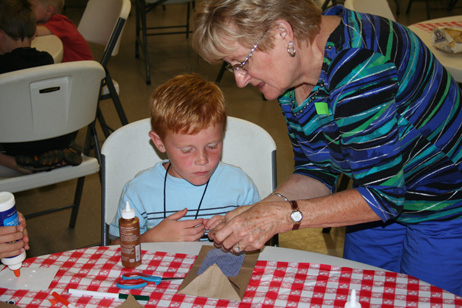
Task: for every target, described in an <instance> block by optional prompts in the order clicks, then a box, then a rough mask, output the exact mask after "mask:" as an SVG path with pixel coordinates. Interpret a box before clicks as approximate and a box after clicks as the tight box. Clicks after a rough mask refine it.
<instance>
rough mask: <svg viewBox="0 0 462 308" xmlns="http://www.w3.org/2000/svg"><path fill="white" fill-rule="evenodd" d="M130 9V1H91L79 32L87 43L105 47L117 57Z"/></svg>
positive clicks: (110, 53)
mask: <svg viewBox="0 0 462 308" xmlns="http://www.w3.org/2000/svg"><path fill="white" fill-rule="evenodd" d="M130 9H131V2H130V0H89V1H88V3H87V6H86V8H85V11H84V12H83V15H82V18H81V19H80V22H79V26H78V30H79V32H80V34H82V36H83V37H84V38H85V40H86V41H87V42H90V43H94V44H98V45H102V46H105V51H108V54H109V55H113V56H115V55H117V53H118V52H119V45H120V40H121V37H122V31H123V28H124V25H125V22H126V20H127V18H128V15H129V14H130ZM103 65H104V64H103Z"/></svg>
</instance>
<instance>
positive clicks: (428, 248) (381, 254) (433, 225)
mask: <svg viewBox="0 0 462 308" xmlns="http://www.w3.org/2000/svg"><path fill="white" fill-rule="evenodd" d="M343 257H344V258H345V259H349V260H353V261H358V262H362V263H366V264H370V265H373V266H377V267H380V268H384V269H387V270H390V271H393V272H398V273H404V274H407V275H411V276H414V277H416V278H418V279H420V280H423V281H426V282H428V283H430V284H432V285H435V286H437V287H440V288H441V289H444V290H446V291H449V292H451V293H454V294H457V295H459V296H462V219H454V220H450V221H440V222H438V221H429V222H423V223H419V224H415V225H406V226H404V225H401V224H399V223H383V222H375V223H368V224H361V225H356V226H350V227H347V232H346V236H345V248H344V254H343Z"/></svg>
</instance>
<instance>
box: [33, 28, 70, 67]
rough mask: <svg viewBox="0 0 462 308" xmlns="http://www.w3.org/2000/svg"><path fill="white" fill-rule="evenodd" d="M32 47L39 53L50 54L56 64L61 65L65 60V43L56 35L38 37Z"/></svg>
mask: <svg viewBox="0 0 462 308" xmlns="http://www.w3.org/2000/svg"><path fill="white" fill-rule="evenodd" d="M31 47H32V48H35V49H37V50H39V51H46V52H48V53H49V54H50V55H51V56H52V57H53V60H54V61H55V63H60V62H61V61H62V59H63V43H62V42H61V40H60V39H59V38H58V37H57V36H56V35H53V34H49V35H42V36H37V37H36V38H35V39H34V40H33V41H32V44H31Z"/></svg>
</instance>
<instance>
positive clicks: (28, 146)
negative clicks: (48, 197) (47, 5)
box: [0, 0, 82, 174]
mask: <svg viewBox="0 0 462 308" xmlns="http://www.w3.org/2000/svg"><path fill="white" fill-rule="evenodd" d="M36 26H37V24H36V20H35V14H34V12H33V11H32V8H31V4H30V3H29V2H28V1H27V0H1V1H0V74H2V73H8V72H12V71H16V70H21V69H26V68H31V67H36V66H41V65H48V64H53V58H52V56H51V55H50V54H48V53H47V52H42V51H37V50H36V49H35V48H31V41H32V39H33V38H34V37H35V30H36ZM76 134H77V132H73V133H70V134H68V135H64V136H59V137H56V138H52V139H46V140H40V141H34V142H21V143H3V144H0V151H1V152H0V165H3V166H6V167H8V168H10V169H13V170H15V171H18V172H21V173H24V174H28V173H31V172H35V171H46V170H51V169H54V168H57V167H61V166H64V165H67V164H71V165H78V164H80V162H81V161H82V157H81V155H80V149H79V148H78V146H77V145H75V144H74V143H73V142H72V141H73V140H74V138H75V136H76Z"/></svg>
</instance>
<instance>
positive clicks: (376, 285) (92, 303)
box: [0, 246, 462, 308]
mask: <svg viewBox="0 0 462 308" xmlns="http://www.w3.org/2000/svg"><path fill="white" fill-rule="evenodd" d="M195 259H196V256H195V255H186V254H175V253H166V252H159V251H158V252H149V251H143V264H142V265H141V266H140V267H138V268H136V271H142V272H144V273H146V274H151V275H159V276H163V277H184V276H186V274H187V273H188V271H189V269H190V268H191V266H192V264H193V263H194V261H195ZM53 265H54V266H59V268H60V269H59V270H58V272H57V274H56V276H55V278H54V279H53V281H52V283H51V284H50V286H49V289H48V290H47V291H40V292H31V291H28V290H8V289H3V288H0V300H2V301H6V300H14V301H15V302H16V305H19V306H20V307H50V306H51V303H50V302H49V301H48V299H51V298H52V296H51V293H52V292H57V293H59V294H62V295H63V296H64V297H65V298H67V299H68V300H69V301H70V302H71V303H72V304H73V305H75V306H76V307H81V308H83V307H86V308H95V307H116V306H119V305H120V304H121V303H122V302H121V301H115V300H110V299H98V298H92V297H86V296H85V297H77V296H69V295H68V294H67V292H66V290H67V289H69V288H71V289H82V290H91V291H100V292H112V293H129V290H120V289H118V288H117V286H116V281H117V280H118V279H119V278H120V277H121V275H122V273H125V272H129V271H130V270H128V269H125V268H123V267H122V266H121V264H120V248H119V247H117V246H110V247H91V248H85V249H78V250H74V251H69V252H63V253H57V254H51V255H47V256H41V257H37V258H30V259H27V260H26V261H25V262H24V264H23V266H24V267H29V266H35V267H37V266H40V267H49V266H53ZM181 282H182V281H181V280H173V281H164V282H162V283H161V284H159V285H157V286H156V285H155V284H148V286H146V287H144V288H143V289H138V290H131V292H132V293H133V294H141V295H148V296H150V300H149V302H148V303H146V302H143V301H141V302H140V303H141V304H142V305H144V306H145V307H180V306H181V307H191V308H192V307H210V308H212V307H342V308H343V307H344V305H345V302H346V301H347V298H348V294H350V292H351V290H352V289H356V290H357V296H358V297H359V301H360V303H361V304H362V307H364V308H367V307H451V308H452V307H462V297H458V296H455V295H454V294H451V293H448V292H446V291H443V290H441V289H440V288H437V287H434V286H430V285H428V284H427V283H424V282H422V281H420V280H418V279H415V278H413V277H411V276H407V275H404V274H397V273H392V272H384V271H372V270H360V269H352V268H348V267H335V266H331V265H324V264H311V263H289V262H270V261H258V262H257V264H256V266H255V270H254V272H253V275H252V279H251V280H250V283H249V285H248V287H247V290H246V293H245V296H244V299H243V301H242V302H235V301H228V300H217V299H210V298H204V297H194V296H187V295H181V294H176V292H177V290H178V288H179V286H180V285H181ZM55 307H62V306H61V304H59V303H58V304H57V305H55Z"/></svg>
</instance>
